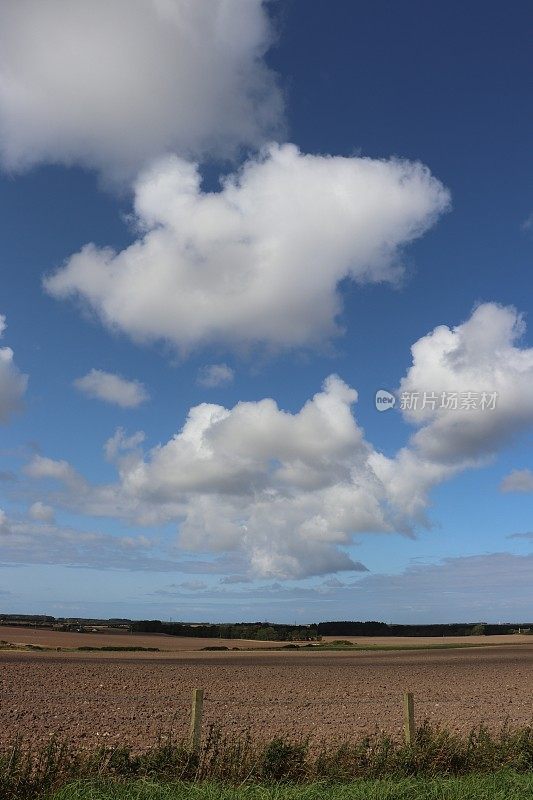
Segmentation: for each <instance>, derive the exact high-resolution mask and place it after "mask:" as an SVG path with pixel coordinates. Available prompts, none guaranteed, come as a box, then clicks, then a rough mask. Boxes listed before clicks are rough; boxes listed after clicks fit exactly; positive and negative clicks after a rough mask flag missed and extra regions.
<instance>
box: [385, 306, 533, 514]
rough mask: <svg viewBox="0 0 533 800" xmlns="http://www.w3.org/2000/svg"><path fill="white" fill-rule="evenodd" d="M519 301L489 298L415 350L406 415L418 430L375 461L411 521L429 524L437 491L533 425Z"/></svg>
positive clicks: (529, 358)
mask: <svg viewBox="0 0 533 800" xmlns="http://www.w3.org/2000/svg"><path fill="white" fill-rule="evenodd" d="M525 330H526V327H525V322H524V320H523V318H522V316H521V315H520V314H519V313H518V312H517V310H516V309H515V308H513V307H512V306H507V307H505V306H500V305H498V304H496V303H484V304H483V305H480V306H478V307H477V308H476V309H474V311H473V313H472V315H471V316H470V317H469V319H468V320H466V322H464V323H462V324H461V325H457V326H456V327H454V328H449V327H448V326H446V325H440V326H438V327H437V328H435V329H434V330H433V331H432V332H431V333H429V334H428V335H427V336H423V337H422V338H421V339H419V340H418V341H417V342H416V343H415V344H414V345H413V347H412V348H411V352H412V366H411V367H410V369H409V370H408V372H407V374H406V376H405V377H404V379H403V380H402V381H401V384H400V387H399V391H398V396H399V397H400V399H401V398H402V396H403V401H401V402H403V404H404V405H405V408H404V409H403V411H402V413H403V415H404V418H405V419H406V420H407V421H408V422H410V423H411V424H413V425H415V426H416V427H417V428H418V430H417V431H416V433H415V434H414V435H413V436H412V437H411V440H410V442H409V446H408V447H406V448H403V449H401V450H400V451H399V452H398V453H397V454H396V456H395V457H394V458H393V459H389V458H386V457H385V456H383V455H381V454H376V455H375V456H374V457H373V459H372V465H373V467H374V469H375V470H376V473H377V474H378V475H379V477H380V479H381V480H382V481H384V482H385V483H386V484H387V486H388V487H389V492H390V493H391V495H392V497H393V499H394V502H395V504H396V506H397V507H398V509H403V510H404V514H405V519H406V521H407V520H408V519H409V518H411V519H413V520H415V521H417V522H418V523H421V522H424V520H425V516H424V511H425V508H426V507H427V504H428V493H429V491H430V489H431V488H432V487H433V486H435V485H436V484H438V483H440V482H442V481H443V480H445V479H447V478H449V477H451V476H452V475H454V474H455V473H457V472H459V471H460V470H463V469H465V468H468V467H474V466H478V465H481V464H483V463H485V462H486V461H487V460H488V459H490V458H491V457H492V456H494V454H495V453H496V452H497V451H498V450H499V449H500V448H501V447H503V446H505V445H507V444H509V443H510V442H512V441H513V438H514V437H515V436H516V435H518V434H519V433H520V432H522V431H524V430H526V429H527V428H528V427H530V426H532V425H533V405H532V403H531V400H530V398H531V397H532V396H533V348H528V347H521V346H520V340H521V338H522V337H523V335H524V333H525Z"/></svg>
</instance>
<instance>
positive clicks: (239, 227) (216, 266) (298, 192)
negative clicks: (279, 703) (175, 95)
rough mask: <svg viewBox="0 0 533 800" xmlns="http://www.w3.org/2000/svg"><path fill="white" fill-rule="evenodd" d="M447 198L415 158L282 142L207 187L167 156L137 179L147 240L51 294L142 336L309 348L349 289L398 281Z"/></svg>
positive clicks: (78, 263)
mask: <svg viewBox="0 0 533 800" xmlns="http://www.w3.org/2000/svg"><path fill="white" fill-rule="evenodd" d="M448 203H449V196H448V192H447V191H446V190H445V189H444V188H443V186H442V185H441V184H440V183H439V182H438V181H437V180H436V179H435V178H433V177H432V176H431V174H430V173H429V171H428V170H427V169H426V168H425V167H424V166H422V165H421V164H417V163H411V162H407V161H377V160H372V159H368V158H341V157H325V156H314V155H305V154H303V153H301V152H299V150H298V149H297V148H296V147H295V146H293V145H271V146H269V148H267V149H266V150H264V151H263V153H262V155H261V156H259V157H257V158H252V159H250V160H249V161H247V162H246V163H245V164H244V166H243V167H242V169H241V170H240V171H239V172H237V173H236V174H234V175H230V176H229V177H227V178H226V179H225V180H224V182H223V186H222V190H221V191H220V192H217V193H206V192H203V191H202V189H201V186H200V174H199V171H198V168H197V167H196V166H195V165H193V164H190V163H188V162H186V161H183V160H181V159H179V158H177V157H168V158H165V159H164V160H162V161H159V162H158V163H157V164H156V165H154V166H153V167H152V168H150V169H149V170H148V171H147V172H145V173H144V174H143V175H142V176H141V177H140V178H139V180H138V181H137V184H136V187H135V214H136V219H137V225H138V227H139V229H140V230H141V231H142V234H141V235H140V237H139V239H138V240H137V241H135V242H134V243H133V244H132V245H131V246H130V247H128V248H126V249H125V250H123V251H122V252H120V253H116V252H114V251H112V250H111V249H108V248H104V249H101V248H98V247H96V246H95V245H92V244H89V245H87V246H86V247H84V248H83V249H82V250H81V251H80V252H79V253H77V254H75V255H74V256H72V257H71V258H70V259H69V260H68V261H67V263H66V264H65V265H64V266H63V267H62V268H60V269H59V270H57V271H56V273H55V274H53V275H51V276H49V277H48V279H47V280H46V281H45V287H46V289H47V290H48V292H49V293H50V294H52V295H54V296H55V297H58V298H66V297H73V296H78V297H80V298H81V299H83V300H84V301H85V302H86V303H87V304H88V305H89V306H90V307H91V309H92V310H93V311H94V312H96V314H97V315H98V316H99V317H100V319H101V320H102V322H103V323H104V324H105V325H107V326H108V327H110V328H113V329H118V330H120V331H123V332H125V333H127V334H129V335H130V336H131V337H132V338H133V339H134V340H136V341H140V342H144V341H151V340H157V339H163V340H167V341H168V342H170V343H172V344H173V345H175V346H176V347H177V348H179V349H180V350H182V351H187V350H189V349H191V348H193V347H195V346H199V345H206V344H210V343H216V344H217V345H228V346H238V347H243V346H246V345H251V344H256V343H261V344H264V345H267V346H270V347H273V348H279V347H299V346H304V345H309V344H313V343H316V342H317V341H320V340H322V339H324V338H327V337H330V336H331V335H333V334H335V333H338V326H337V320H336V318H337V316H338V314H339V313H340V311H341V299H340V296H339V293H338V284H339V283H340V281H342V280H343V279H345V278H348V279H351V280H353V281H356V282H358V283H378V282H383V281H386V282H395V281H397V280H398V278H399V277H400V276H401V274H402V265H401V248H402V247H403V246H404V245H406V244H407V243H408V242H411V241H412V240H413V239H416V238H417V237H418V236H420V235H421V234H423V233H424V231H426V230H427V229H428V228H429V227H430V226H431V225H432V224H433V223H434V222H435V220H436V218H437V217H438V215H439V214H440V213H441V212H443V211H444V210H445V209H446V208H447V207H448Z"/></svg>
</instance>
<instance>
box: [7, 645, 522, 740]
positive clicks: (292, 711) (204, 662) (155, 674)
mask: <svg viewBox="0 0 533 800" xmlns="http://www.w3.org/2000/svg"><path fill="white" fill-rule="evenodd" d="M19 631H20V635H18V634H17V637H15V636H13V629H9V634H10V635H9V637H8V635H7V634H6V629H3V632H2V631H0V638H4V639H8V640H9V641H22V638H21V637H22V631H21V629H19ZM34 633H35V632H34V631H24V634H25V635H27V636H28V637H30V638H29V640H28V641H30V640H31V641H33V642H35V641H36V640H35V638H33V639H31V635H33V634H34ZM37 633H38V634H42V633H44V632H42V631H37ZM58 636H60V637H64V636H67V637H78V636H81V638H82V640H83V643H84V644H86V643H87V640H88V639H90V640H91V641H92V640H93V639H94V640H96V639H98V638H99V637H100V634H93V635H91V636H88V635H84V634H56V633H51V632H50V633H49V637H50V638H49V640H48V643H50V642H51V641H55V642H56V645H55V646H65V645H64V644H63V642H64V640H63V639H61V644H57V642H58V639H56V638H54V637H58ZM112 638H113V643H114V642H116V637H112ZM121 638H122V637H121ZM124 638H126V637H124ZM127 638H130V637H127ZM133 638H134V639H135V641H136V642H138V644H139V646H159V645H153V644H152V641H153V640H154V639H156V640H157V641H158V642H160V641H161V639H163V640H164V641H165V643H167V642H168V643H169V645H170V646H172V647H177V646H179V645H181V646H182V648H190V647H191V645H192V644H193V643H194V646H195V647H198V646H200V647H201V646H203V640H190V639H188V640H184V639H174V638H172V637H159V636H157V637H153V636H135V637H133ZM471 638H472V637H471ZM494 638H496V637H494ZM501 638H505V639H506V643H505V645H502V644H501V643H500V644H499V646H491V645H492V637H491V639H490V640H489V642H490V644H489V646H487V647H482V648H474V649H466V650H453V649H452V650H419V651H412V652H401V651H400V652H395V651H390V652H389V651H387V652H368V651H361V652H352V651H348V652H309V651H304V652H296V651H290V650H289V651H286V652H282V653H280V652H279V651H278V652H272V651H271V652H261V651H249V652H231V651H228V652H193V651H191V649H182V650H181V651H178V650H170V649H169V650H168V651H166V652H161V653H68V652H59V653H54V652H42V653H41V652H16V651H4V652H0V682H1V692H2V703H1V706H0V741H1V742H6V741H9V740H11V739H12V738H13V737H14V736H15V735H16V734H17V733H21V734H22V735H23V736H24V737H25V738H26V739H27V740H31V741H32V742H35V743H37V742H43V741H46V740H47V739H48V738H49V737H50V736H51V735H52V734H54V733H58V734H59V735H60V736H64V737H68V738H69V739H71V740H74V741H75V742H76V743H78V744H80V745H81V746H84V747H94V745H95V744H97V743H98V742H107V743H110V744H111V743H113V744H119V743H120V744H124V743H131V744H133V745H135V746H136V747H139V748H144V747H147V746H149V745H151V744H153V742H154V740H155V738H156V737H157V735H158V733H168V732H170V731H173V732H174V734H175V735H176V736H177V737H181V736H182V735H185V734H186V732H187V728H188V715H189V703H190V695H191V690H192V689H193V688H194V687H198V686H200V687H203V688H205V690H206V698H205V716H204V719H205V724H206V725H209V724H210V723H218V724H220V725H221V726H222V727H223V728H224V729H225V730H226V731H228V732H233V733H242V732H245V731H248V730H249V731H250V732H251V733H252V735H253V736H254V737H257V738H261V739H266V738H270V737H272V736H275V735H284V736H291V737H301V736H310V737H311V739H312V740H313V741H314V742H319V741H320V740H323V739H328V740H331V739H339V738H340V739H346V738H350V737H355V736H360V735H361V734H363V733H367V732H372V731H374V730H376V728H378V729H382V730H386V731H388V732H390V733H393V734H398V735H399V734H400V732H401V725H402V720H401V713H402V708H401V694H402V692H403V691H412V692H414V693H415V698H416V713H417V719H418V720H419V721H420V722H421V721H422V720H423V719H424V718H427V719H429V720H430V721H431V722H433V723H441V724H443V725H446V726H447V727H449V728H451V729H452V730H457V731H466V730H468V729H470V727H471V726H472V725H474V724H478V723H481V722H484V723H486V724H487V725H488V726H489V727H491V728H492V729H499V728H500V727H501V725H502V724H503V723H504V722H505V721H508V722H509V724H510V725H512V726H519V725H527V724H531V722H532V720H533V705H532V703H531V685H532V683H531V681H532V669H533V642H532V641H531V638H528V637H523V639H522V637H513V638H512V640H511V641H509V637H501ZM208 641H209V642H210V643H211V644H212V643H213V640H208ZM215 641H216V640H215ZM356 641H359V640H356ZM365 641H368V640H365ZM387 641H388V642H389V643H390V640H387ZM439 641H442V640H439ZM484 641H485V642H486V641H487V640H486V639H485V640H484ZM40 643H43V642H42V641H41V642H40ZM361 643H363V642H361ZM409 643H411V644H412V643H413V640H409ZM416 643H417V642H416V640H415V644H416ZM243 644H244V643H243V642H242V640H238V642H237V645H236V646H239V645H240V646H243ZM247 644H248V643H247ZM263 644H266V643H263ZM70 646H73V647H76V646H78V645H77V644H72V645H70ZM98 646H101V645H100V644H99V645H98ZM228 646H233V645H232V644H229V645H228ZM245 646H246V645H245Z"/></svg>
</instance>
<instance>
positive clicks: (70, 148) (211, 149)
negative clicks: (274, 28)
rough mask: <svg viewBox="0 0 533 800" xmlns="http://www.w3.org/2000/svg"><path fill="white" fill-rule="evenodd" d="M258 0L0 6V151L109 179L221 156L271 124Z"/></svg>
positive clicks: (53, 1) (276, 95)
mask: <svg viewBox="0 0 533 800" xmlns="http://www.w3.org/2000/svg"><path fill="white" fill-rule="evenodd" d="M271 39H272V32H271V27H270V23H269V19H268V15H267V13H266V11H265V10H264V6H263V3H262V2H261V0H202V2H200V3H197V2H190V0H113V2H111V3H106V2H96V3H90V2H75V3H72V2H70V0H47V2H45V3H43V2H42V1H41V0H20V1H19V2H8V3H2V4H1V6H0V155H1V158H2V160H3V163H4V165H5V166H6V167H7V168H9V169H24V168H27V167H29V166H32V165H33V164H36V163H39V162H52V163H64V164H71V163H80V164H82V165H85V166H88V167H96V168H97V169H100V170H103V171H104V172H105V173H107V174H108V175H111V177H112V178H117V177H118V178H122V177H124V176H125V175H133V174H135V173H136V172H137V171H138V169H139V167H140V166H142V165H143V164H145V163H146V162H147V161H149V160H151V159H152V158H154V157H157V156H159V155H161V154H163V153H166V152H169V151H175V152H178V153H180V155H183V156H186V157H204V156H205V155H215V156H227V155H232V154H233V153H234V152H235V150H236V148H238V147H239V146H241V145H257V144H258V143H261V142H262V141H264V137H265V135H266V136H267V137H269V136H272V134H273V133H275V131H276V130H277V129H278V128H279V124H280V119H281V116H282V101H281V95H280V92H279V90H278V89H277V86H276V79H275V76H274V74H273V73H272V72H271V71H270V70H269V69H267V67H266V66H265V63H264V61H263V56H264V54H265V52H266V50H267V49H268V47H269V45H270V43H271Z"/></svg>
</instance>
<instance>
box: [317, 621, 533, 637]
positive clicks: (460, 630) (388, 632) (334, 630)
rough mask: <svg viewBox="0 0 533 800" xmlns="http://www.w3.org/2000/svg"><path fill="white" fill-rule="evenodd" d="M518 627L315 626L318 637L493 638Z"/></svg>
mask: <svg viewBox="0 0 533 800" xmlns="http://www.w3.org/2000/svg"><path fill="white" fill-rule="evenodd" d="M518 627H519V626H518V625H517V624H515V623H513V624H511V623H505V624H501V625H499V624H498V625H491V624H489V623H486V622H466V623H463V622H453V623H448V624H444V625H388V624H387V623H386V622H319V623H318V625H317V626H316V628H317V630H318V633H319V634H320V636H480V635H485V636H494V635H496V634H498V633H499V634H502V633H514V632H515V631H516V630H517V629H518ZM523 627H524V626H523V625H522V628H523ZM532 627H533V626H532Z"/></svg>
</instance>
